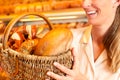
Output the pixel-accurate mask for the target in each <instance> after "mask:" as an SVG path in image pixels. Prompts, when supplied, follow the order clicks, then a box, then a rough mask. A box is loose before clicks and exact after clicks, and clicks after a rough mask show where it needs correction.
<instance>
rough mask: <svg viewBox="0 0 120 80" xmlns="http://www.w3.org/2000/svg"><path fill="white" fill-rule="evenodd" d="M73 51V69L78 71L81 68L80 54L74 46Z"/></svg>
mask: <svg viewBox="0 0 120 80" xmlns="http://www.w3.org/2000/svg"><path fill="white" fill-rule="evenodd" d="M71 52H72V55H73V70H76V71H78V70H79V68H80V58H79V57H80V55H79V53H77V52H76V51H75V50H74V48H72V50H71Z"/></svg>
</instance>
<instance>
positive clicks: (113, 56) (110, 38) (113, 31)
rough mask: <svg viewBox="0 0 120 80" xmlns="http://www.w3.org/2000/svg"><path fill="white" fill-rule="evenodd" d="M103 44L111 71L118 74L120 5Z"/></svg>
mask: <svg viewBox="0 0 120 80" xmlns="http://www.w3.org/2000/svg"><path fill="white" fill-rule="evenodd" d="M103 42H104V46H105V48H106V50H107V52H108V54H107V55H108V58H109V59H110V61H111V65H110V66H111V69H112V70H113V72H116V71H117V70H118V68H120V5H119V6H118V8H117V11H116V16H115V19H114V22H113V23H112V25H111V27H110V29H109V30H108V32H107V33H106V35H105V37H104V39H103Z"/></svg>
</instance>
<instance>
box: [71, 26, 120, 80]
mask: <svg viewBox="0 0 120 80" xmlns="http://www.w3.org/2000/svg"><path fill="white" fill-rule="evenodd" d="M71 31H72V32H73V43H72V47H73V48H74V49H75V51H76V52H77V53H79V54H80V55H79V56H80V63H81V65H80V72H81V73H82V74H84V75H86V76H87V78H88V80H120V70H118V71H117V72H116V73H113V72H112V71H111V69H110V67H109V66H108V64H109V61H108V57H107V52H106V50H104V51H103V52H102V53H101V55H100V56H99V57H98V59H97V60H96V61H95V62H94V55H93V45H92V38H91V35H90V32H91V28H89V29H88V30H86V29H74V30H71Z"/></svg>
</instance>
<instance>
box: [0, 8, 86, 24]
mask: <svg viewBox="0 0 120 80" xmlns="http://www.w3.org/2000/svg"><path fill="white" fill-rule="evenodd" d="M41 13H42V14H44V15H45V16H46V17H48V19H49V20H50V21H51V22H52V23H67V22H86V21H87V19H86V15H85V12H84V11H83V9H82V8H73V9H64V10H55V11H48V12H41ZM16 15H17V14H16ZM16 15H15V14H13V15H8V16H7V15H1V16H0V20H3V21H6V22H7V21H8V22H9V21H10V20H11V19H12V18H14V17H15V16H16ZM21 22H27V23H29V22H30V23H31V22H35V23H40V22H41V23H44V21H43V20H42V19H41V18H38V17H37V16H32V15H30V16H26V17H25V18H23V19H21V20H20V23H21Z"/></svg>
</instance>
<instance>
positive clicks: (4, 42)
mask: <svg viewBox="0 0 120 80" xmlns="http://www.w3.org/2000/svg"><path fill="white" fill-rule="evenodd" d="M28 15H35V16H38V17H40V18H42V19H43V20H45V21H46V23H47V24H48V25H49V28H50V30H51V29H52V28H53V27H52V24H51V23H50V21H49V20H48V19H47V17H45V16H44V15H43V14H39V13H25V14H20V15H17V16H16V17H15V18H13V19H12V20H11V21H10V22H9V23H8V25H7V26H6V28H5V31H4V36H3V50H4V49H6V48H7V47H8V46H7V41H8V37H9V34H10V31H11V29H12V27H13V26H14V25H15V24H16V23H17V21H19V20H20V19H21V18H23V17H25V16H28Z"/></svg>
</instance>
